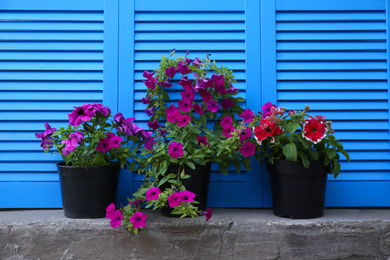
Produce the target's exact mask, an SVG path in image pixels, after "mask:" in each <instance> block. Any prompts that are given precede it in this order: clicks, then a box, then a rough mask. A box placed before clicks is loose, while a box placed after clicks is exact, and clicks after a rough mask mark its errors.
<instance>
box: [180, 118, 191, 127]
mask: <svg viewBox="0 0 390 260" xmlns="http://www.w3.org/2000/svg"><path fill="white" fill-rule="evenodd" d="M190 121H191V117H190V116H188V115H182V116H180V117H179V119H178V120H177V126H178V127H182V126H187V124H188V122H190Z"/></svg>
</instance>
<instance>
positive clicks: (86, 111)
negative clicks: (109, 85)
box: [68, 104, 96, 126]
mask: <svg viewBox="0 0 390 260" xmlns="http://www.w3.org/2000/svg"><path fill="white" fill-rule="evenodd" d="M74 108H75V110H73V111H72V112H71V113H69V114H68V117H69V124H70V125H71V126H79V125H80V124H81V123H82V122H87V121H89V120H91V119H92V117H93V116H94V115H95V111H96V109H95V108H93V106H92V105H91V104H84V105H82V106H81V107H74Z"/></svg>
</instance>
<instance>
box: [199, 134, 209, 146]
mask: <svg viewBox="0 0 390 260" xmlns="http://www.w3.org/2000/svg"><path fill="white" fill-rule="evenodd" d="M196 140H197V141H198V145H199V146H201V145H200V144H203V145H204V146H209V143H208V142H207V137H206V136H198V137H196Z"/></svg>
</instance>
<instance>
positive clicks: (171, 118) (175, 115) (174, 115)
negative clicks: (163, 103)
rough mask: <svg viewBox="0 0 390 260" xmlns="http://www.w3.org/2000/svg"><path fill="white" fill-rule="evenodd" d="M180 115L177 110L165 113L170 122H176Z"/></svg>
mask: <svg viewBox="0 0 390 260" xmlns="http://www.w3.org/2000/svg"><path fill="white" fill-rule="evenodd" d="M180 117H181V113H180V112H179V111H176V112H173V113H169V114H167V120H168V121H169V122H171V123H172V124H174V123H176V122H177V120H179V118H180Z"/></svg>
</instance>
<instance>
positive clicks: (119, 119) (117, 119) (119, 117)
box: [114, 112, 126, 123]
mask: <svg viewBox="0 0 390 260" xmlns="http://www.w3.org/2000/svg"><path fill="white" fill-rule="evenodd" d="M125 120H126V119H125V117H124V116H123V115H122V113H119V112H118V113H116V114H115V116H114V121H115V122H117V123H122V122H123V121H125Z"/></svg>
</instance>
